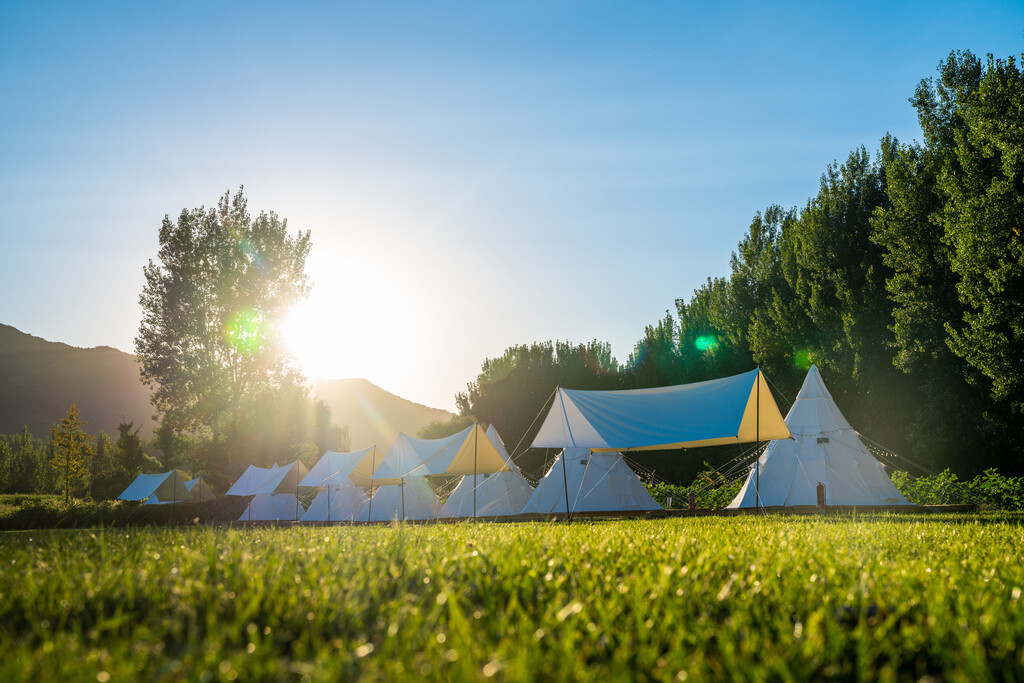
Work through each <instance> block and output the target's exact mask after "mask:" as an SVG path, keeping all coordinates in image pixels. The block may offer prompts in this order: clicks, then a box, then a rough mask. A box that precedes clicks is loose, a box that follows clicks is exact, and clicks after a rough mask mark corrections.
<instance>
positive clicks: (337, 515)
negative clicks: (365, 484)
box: [302, 483, 367, 522]
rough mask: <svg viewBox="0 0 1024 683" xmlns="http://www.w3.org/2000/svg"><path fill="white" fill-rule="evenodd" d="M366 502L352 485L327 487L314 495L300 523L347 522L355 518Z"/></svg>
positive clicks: (364, 496) (362, 495) (357, 488)
mask: <svg viewBox="0 0 1024 683" xmlns="http://www.w3.org/2000/svg"><path fill="white" fill-rule="evenodd" d="M366 500H367V498H366V494H365V493H363V490H362V489H361V488H359V487H358V486H355V485H354V484H351V483H349V484H342V485H340V486H329V487H327V489H326V490H324V491H321V492H320V493H318V494H317V495H316V498H314V499H313V502H312V503H310V505H309V509H308V510H306V514H304V515H303V516H302V521H303V522H348V521H351V520H353V519H355V518H356V516H357V515H358V514H359V510H360V509H361V508H362V507H363V503H365V502H366Z"/></svg>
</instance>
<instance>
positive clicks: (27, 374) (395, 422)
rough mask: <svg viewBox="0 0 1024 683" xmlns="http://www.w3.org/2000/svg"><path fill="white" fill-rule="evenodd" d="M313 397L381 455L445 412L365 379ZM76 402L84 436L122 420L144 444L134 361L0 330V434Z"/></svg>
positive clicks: (55, 416)
mask: <svg viewBox="0 0 1024 683" xmlns="http://www.w3.org/2000/svg"><path fill="white" fill-rule="evenodd" d="M311 385H312V389H313V395H314V396H317V397H318V398H321V399H323V400H324V401H325V402H326V403H327V405H328V406H330V408H331V414H332V415H333V416H334V421H335V422H336V423H338V424H341V425H345V426H347V427H348V429H349V435H350V437H351V439H352V446H353V448H364V447H366V446H369V445H370V444H372V443H376V444H377V445H378V446H379V447H381V448H383V449H386V448H388V447H389V446H390V445H391V442H392V441H394V440H395V437H396V436H397V435H398V432H406V433H407V434H415V433H416V432H418V431H419V430H420V429H421V428H423V427H424V426H425V425H427V424H428V423H430V422H432V421H433V420H447V419H448V418H449V417H451V413H449V412H447V411H445V410H440V409H437V408H429V407H427V406H424V405H420V404H418V403H413V402H412V401H409V400H407V399H404V398H400V397H398V396H395V395H394V394H391V393H389V392H387V391H385V390H383V389H381V388H380V387H378V386H376V385H375V384H373V383H371V382H369V381H367V380H365V379H331V380H313V381H311ZM72 403H77V404H78V408H79V410H80V411H81V414H82V419H83V420H85V421H86V422H87V423H88V426H87V427H86V431H88V432H89V433H90V434H98V433H99V431H100V430H103V431H105V432H106V433H107V434H109V435H111V436H112V437H114V438H116V437H117V425H118V423H120V422H121V420H122V419H127V420H130V421H132V422H134V423H135V425H136V426H141V427H142V435H143V436H144V437H145V438H149V437H150V436H151V435H152V430H153V426H154V425H155V423H154V422H153V420H151V419H150V417H151V416H152V414H153V408H152V406H151V405H150V403H149V389H148V388H146V386H145V385H143V384H142V381H141V380H140V379H139V366H138V363H137V362H136V361H135V356H133V355H131V354H128V353H125V352H123V351H118V350H117V349H113V348H110V347H109V346H99V347H96V348H92V349H82V348H78V347H75V346H68V345H67V344H61V343H59V342H51V341H47V340H45V339H40V338H39V337H34V336H32V335H30V334H25V333H24V332H21V331H20V330H18V329H16V328H14V327H11V326H10V325H3V324H0V433H5V434H10V433H16V432H20V431H21V429H22V427H23V426H24V425H28V428H29V430H30V431H31V432H32V433H33V434H34V435H36V436H37V437H38V438H46V437H47V436H48V435H49V429H50V426H51V425H54V424H56V423H57V422H58V421H60V419H61V418H63V417H64V416H65V415H66V414H67V409H68V406H70V405H71V404H72Z"/></svg>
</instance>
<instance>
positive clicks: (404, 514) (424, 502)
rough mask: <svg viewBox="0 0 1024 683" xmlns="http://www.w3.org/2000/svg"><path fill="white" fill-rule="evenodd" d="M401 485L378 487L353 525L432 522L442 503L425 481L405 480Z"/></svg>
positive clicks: (411, 478) (420, 479) (421, 478)
mask: <svg viewBox="0 0 1024 683" xmlns="http://www.w3.org/2000/svg"><path fill="white" fill-rule="evenodd" d="M402 481H403V482H404V483H402V484H388V485H386V486H381V487H380V488H378V489H377V491H376V492H375V493H374V494H373V496H372V497H371V498H370V499H369V500H368V501H366V502H365V503H364V504H363V507H362V508H360V510H359V514H358V515H356V521H359V522H390V521H392V520H395V519H399V520H425V519H435V518H436V517H437V513H438V511H439V510H440V508H441V501H440V500H438V498H437V495H435V494H434V491H433V489H431V488H430V484H428V483H427V480H426V479H425V478H424V477H408V478H406V479H403V480H402Z"/></svg>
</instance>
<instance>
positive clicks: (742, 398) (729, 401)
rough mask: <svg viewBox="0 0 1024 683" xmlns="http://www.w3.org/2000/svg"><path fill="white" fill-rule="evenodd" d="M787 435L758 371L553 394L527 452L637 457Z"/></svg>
mask: <svg viewBox="0 0 1024 683" xmlns="http://www.w3.org/2000/svg"><path fill="white" fill-rule="evenodd" d="M787 437H789V430H787V429H786V423H785V421H783V419H782V413H780V412H779V407H778V406H777V405H776V404H775V399H774V398H773V397H772V393H771V391H770V390H769V389H768V384H767V383H766V382H765V379H764V375H763V374H762V373H761V371H760V370H751V371H750V372H746V373H743V374H741V375H734V376H732V377H724V378H722V379H714V380H709V381H706V382H696V383H693V384H682V385H679V386H671V387H656V388H653V389H629V390H626V391H580V390H572V389H562V388H559V389H558V391H557V393H556V396H555V401H554V403H553V404H552V406H551V410H549V411H548V414H547V417H545V418H544V422H543V424H542V425H541V427H540V430H539V431H538V432H537V436H536V438H535V439H534V441H533V448H590V449H591V450H592V451H594V452H597V451H624V450H630V451H643V450H660V449H668V448H696V447H698V446H716V445H720V444H727V443H747V442H750V441H767V440H769V439H784V438H787Z"/></svg>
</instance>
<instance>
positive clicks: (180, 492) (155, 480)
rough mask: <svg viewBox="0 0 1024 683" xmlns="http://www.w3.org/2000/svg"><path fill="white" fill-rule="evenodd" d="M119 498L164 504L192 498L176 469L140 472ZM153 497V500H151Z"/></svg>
mask: <svg viewBox="0 0 1024 683" xmlns="http://www.w3.org/2000/svg"><path fill="white" fill-rule="evenodd" d="M117 498H118V500H144V501H146V502H147V503H149V504H153V505H163V504H167V503H180V502H185V501H191V500H192V494H191V493H189V489H188V486H187V485H186V483H185V480H184V479H183V478H182V477H181V475H180V474H178V472H177V471H176V470H171V471H170V472H161V473H159V474H140V475H139V476H137V477H135V480H134V481H132V483H131V484H129V485H128V488H126V489H125V490H124V491H122V492H121V495H119V496H118V497H117ZM150 499H152V500H150Z"/></svg>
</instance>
